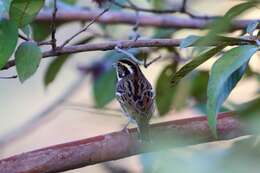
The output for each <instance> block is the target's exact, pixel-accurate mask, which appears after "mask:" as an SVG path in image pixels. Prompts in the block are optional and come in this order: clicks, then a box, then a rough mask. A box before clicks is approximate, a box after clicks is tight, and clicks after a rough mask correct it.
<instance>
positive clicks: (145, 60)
mask: <svg viewBox="0 0 260 173" xmlns="http://www.w3.org/2000/svg"><path fill="white" fill-rule="evenodd" d="M161 58H162V56H161V55H160V56H158V57H156V58H154V59H152V60H151V61H150V62H147V58H145V59H144V67H145V68H147V67H149V66H150V65H151V64H153V63H154V62H156V61H158V60H159V59H161Z"/></svg>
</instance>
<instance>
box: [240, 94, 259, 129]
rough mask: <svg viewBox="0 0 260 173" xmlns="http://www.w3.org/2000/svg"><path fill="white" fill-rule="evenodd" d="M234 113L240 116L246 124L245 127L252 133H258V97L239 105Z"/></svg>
mask: <svg viewBox="0 0 260 173" xmlns="http://www.w3.org/2000/svg"><path fill="white" fill-rule="evenodd" d="M236 112H237V114H238V115H239V116H240V118H241V120H242V121H243V123H247V127H248V128H249V129H250V130H252V131H253V133H259V132H260V131H259V130H260V129H259V120H260V116H259V115H260V97H259V96H258V97H257V98H255V99H253V100H251V101H249V102H246V103H243V104H240V105H238V106H237V107H236Z"/></svg>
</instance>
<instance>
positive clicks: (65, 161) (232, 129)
mask: <svg viewBox="0 0 260 173" xmlns="http://www.w3.org/2000/svg"><path fill="white" fill-rule="evenodd" d="M232 114H233V113H222V114H220V115H219V117H218V125H217V129H218V133H219V140H227V139H232V138H235V137H239V136H242V135H245V134H246V133H245V132H244V131H243V129H242V125H241V123H240V122H239V120H238V119H237V118H236V117H234V116H233V115H232ZM150 129H151V137H152V144H151V145H149V146H143V145H142V144H141V143H140V141H138V140H137V137H136V136H137V134H136V129H130V134H127V133H125V132H122V131H119V132H113V133H109V134H105V135H100V136H96V137H92V138H89V139H83V140H79V141H74V142H69V143H64V144H59V145H55V146H50V147H47V148H43V149H39V150H35V151H31V152H27V153H23V154H19V155H15V156H12V157H9V158H6V159H3V160H0V173H6V172H8V173H18V172H19V173H42V172H45V173H54V172H61V171H66V170H71V169H76V168H80V167H83V166H88V165H93V164H97V163H101V162H106V161H111V160H116V159H121V158H124V157H129V156H132V155H136V154H141V153H145V152H151V151H158V150H162V149H167V148H173V147H179V146H185V145H192V144H198V143H202V142H210V141H214V140H215V139H214V138H213V137H212V135H211V132H210V130H209V128H208V124H207V119H206V117H195V118H187V119H182V120H174V121H169V122H163V123H158V124H153V125H151V128H150Z"/></svg>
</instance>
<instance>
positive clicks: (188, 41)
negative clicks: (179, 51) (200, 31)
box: [180, 35, 201, 48]
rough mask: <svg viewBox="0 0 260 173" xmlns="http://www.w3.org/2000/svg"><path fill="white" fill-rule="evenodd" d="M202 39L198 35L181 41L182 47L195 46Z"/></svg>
mask: <svg viewBox="0 0 260 173" xmlns="http://www.w3.org/2000/svg"><path fill="white" fill-rule="evenodd" d="M200 38H201V37H199V36H196V35H190V36H188V37H186V38H185V39H183V40H182V41H181V44H180V47H181V48H186V47H189V46H192V45H194V44H195V43H196V42H197V41H198V40H199V39H200Z"/></svg>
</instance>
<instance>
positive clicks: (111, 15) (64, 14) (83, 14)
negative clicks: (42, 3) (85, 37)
mask: <svg viewBox="0 0 260 173" xmlns="http://www.w3.org/2000/svg"><path fill="white" fill-rule="evenodd" d="M101 12H102V11H100V10H81V11H80V10H75V11H73V10H69V11H59V12H58V13H57V17H56V21H59V22H70V21H91V20H93V19H94V18H95V17H96V16H97V15H99V14H100V13H101ZM51 18H52V12H51V11H44V12H41V13H40V14H39V15H38V16H37V19H36V20H37V21H41V22H43V21H51ZM211 21H212V20H210V19H194V18H183V17H176V16H173V15H147V14H140V15H139V25H140V26H153V27H160V28H163V27H164V28H168V27H173V28H191V29H203V28H206V27H207V25H208V24H210V22H211ZM252 21H255V20H234V22H233V24H232V26H231V30H237V29H245V28H246V26H247V25H248V24H249V23H250V22H252ZM96 22H98V23H103V24H131V25H135V24H136V15H135V13H127V12H107V13H106V14H104V15H102V16H101V17H100V18H99V19H98V20H97V21H96Z"/></svg>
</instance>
